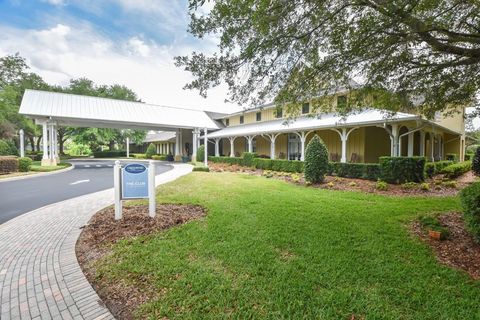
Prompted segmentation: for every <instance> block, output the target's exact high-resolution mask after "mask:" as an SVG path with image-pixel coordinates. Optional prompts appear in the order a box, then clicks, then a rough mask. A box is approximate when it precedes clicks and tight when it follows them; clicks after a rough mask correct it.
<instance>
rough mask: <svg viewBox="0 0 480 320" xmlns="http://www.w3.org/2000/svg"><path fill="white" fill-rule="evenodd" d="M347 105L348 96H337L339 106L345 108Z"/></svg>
mask: <svg viewBox="0 0 480 320" xmlns="http://www.w3.org/2000/svg"><path fill="white" fill-rule="evenodd" d="M346 106H347V96H338V97H337V107H338V108H345V107H346Z"/></svg>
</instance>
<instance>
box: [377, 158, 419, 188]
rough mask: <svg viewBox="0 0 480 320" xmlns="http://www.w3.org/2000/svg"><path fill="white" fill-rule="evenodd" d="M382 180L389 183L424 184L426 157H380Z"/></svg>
mask: <svg viewBox="0 0 480 320" xmlns="http://www.w3.org/2000/svg"><path fill="white" fill-rule="evenodd" d="M380 170H381V176H382V180H385V181H386V182H389V183H397V184H399V183H405V182H423V181H424V180H425V158H424V157H380Z"/></svg>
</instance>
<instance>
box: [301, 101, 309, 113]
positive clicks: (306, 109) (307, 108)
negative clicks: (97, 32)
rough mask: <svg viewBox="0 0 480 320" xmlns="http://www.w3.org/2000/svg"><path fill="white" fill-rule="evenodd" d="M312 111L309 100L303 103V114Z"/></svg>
mask: <svg viewBox="0 0 480 320" xmlns="http://www.w3.org/2000/svg"><path fill="white" fill-rule="evenodd" d="M309 112H310V104H309V103H308V102H306V103H304V104H303V105H302V114H307V113H309Z"/></svg>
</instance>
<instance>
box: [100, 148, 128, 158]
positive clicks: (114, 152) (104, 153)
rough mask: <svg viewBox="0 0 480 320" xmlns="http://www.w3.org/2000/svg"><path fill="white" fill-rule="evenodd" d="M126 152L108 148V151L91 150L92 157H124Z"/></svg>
mask: <svg viewBox="0 0 480 320" xmlns="http://www.w3.org/2000/svg"><path fill="white" fill-rule="evenodd" d="M126 156H127V152H126V151H122V150H108V151H95V152H93V157H94V158H118V157H126Z"/></svg>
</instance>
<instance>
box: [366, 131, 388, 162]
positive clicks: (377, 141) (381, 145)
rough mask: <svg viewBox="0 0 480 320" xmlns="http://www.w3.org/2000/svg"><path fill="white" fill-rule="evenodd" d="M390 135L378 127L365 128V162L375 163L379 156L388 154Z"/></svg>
mask: <svg viewBox="0 0 480 320" xmlns="http://www.w3.org/2000/svg"><path fill="white" fill-rule="evenodd" d="M390 147H391V142H390V136H389V135H388V133H387V131H386V130H385V129H383V128H379V127H366V128H365V152H364V155H365V157H364V159H363V160H364V161H365V162H366V163H376V162H378V158H379V157H381V156H389V155H390Z"/></svg>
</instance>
